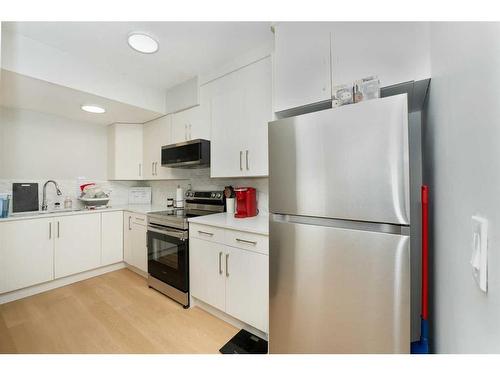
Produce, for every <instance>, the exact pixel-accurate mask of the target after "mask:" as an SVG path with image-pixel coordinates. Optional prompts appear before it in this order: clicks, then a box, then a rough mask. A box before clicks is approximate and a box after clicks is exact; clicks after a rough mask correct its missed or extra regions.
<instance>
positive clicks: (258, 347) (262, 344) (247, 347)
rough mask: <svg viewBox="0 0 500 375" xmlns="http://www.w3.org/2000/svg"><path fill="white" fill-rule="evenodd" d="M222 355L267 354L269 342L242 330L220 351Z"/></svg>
mask: <svg viewBox="0 0 500 375" xmlns="http://www.w3.org/2000/svg"><path fill="white" fill-rule="evenodd" d="M219 352H221V353H222V354H267V341H266V340H263V339H261V338H260V337H257V336H255V335H252V334H251V333H250V332H248V331H245V330H244V329H242V330H241V331H239V332H238V333H237V334H236V335H235V336H234V337H233V338H232V339H231V340H229V341H228V342H227V344H226V345H224V346H223V347H222V348H220V349H219Z"/></svg>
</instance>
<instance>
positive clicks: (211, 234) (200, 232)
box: [198, 230, 214, 237]
mask: <svg viewBox="0 0 500 375" xmlns="http://www.w3.org/2000/svg"><path fill="white" fill-rule="evenodd" d="M198 233H199V234H205V235H207V236H210V237H212V236H213V235H214V234H213V233H210V232H203V231H202V230H199V231H198Z"/></svg>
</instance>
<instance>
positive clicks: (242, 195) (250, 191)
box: [234, 187, 257, 218]
mask: <svg viewBox="0 0 500 375" xmlns="http://www.w3.org/2000/svg"><path fill="white" fill-rule="evenodd" d="M234 191H235V193H236V212H235V214H234V217H239V218H243V217H252V216H256V215H257V190H255V189H254V188H252V187H237V188H235V189H234Z"/></svg>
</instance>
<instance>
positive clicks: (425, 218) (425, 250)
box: [422, 185, 429, 319]
mask: <svg viewBox="0 0 500 375" xmlns="http://www.w3.org/2000/svg"><path fill="white" fill-rule="evenodd" d="M428 312H429V187H428V186H427V185H422V319H427V316H428Z"/></svg>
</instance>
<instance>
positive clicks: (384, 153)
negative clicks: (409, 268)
mask: <svg viewBox="0 0 500 375" xmlns="http://www.w3.org/2000/svg"><path fill="white" fill-rule="evenodd" d="M408 185H409V171H408V110H407V98H406V94H403V95H396V96H391V97H388V98H383V99H376V100H370V101H366V102H361V103H358V104H352V105H346V106H343V107H339V108H335V109H330V110H325V111H320V112H315V113H309V114H306V115H302V116H297V117H292V118H287V119H283V120H278V121H273V122H271V123H269V194H270V199H269V203H270V212H273V213H280V214H291V215H304V216H316V217H329V218H341V219H349V220H361V221H370V222H384V223H395V224H409V189H408Z"/></svg>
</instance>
